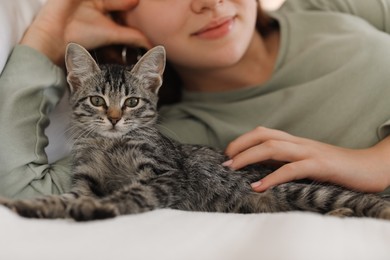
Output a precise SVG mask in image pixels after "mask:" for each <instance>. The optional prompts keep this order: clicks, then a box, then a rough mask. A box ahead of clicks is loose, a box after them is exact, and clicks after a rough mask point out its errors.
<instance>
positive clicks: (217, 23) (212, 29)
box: [192, 16, 235, 39]
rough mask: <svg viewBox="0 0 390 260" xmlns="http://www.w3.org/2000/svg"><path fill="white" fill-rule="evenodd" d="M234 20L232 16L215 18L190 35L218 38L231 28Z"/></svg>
mask: <svg viewBox="0 0 390 260" xmlns="http://www.w3.org/2000/svg"><path fill="white" fill-rule="evenodd" d="M234 21H235V17H234V16H229V17H223V18H219V19H215V20H213V21H211V22H210V23H208V24H207V25H206V26H204V27H203V28H201V29H200V30H199V31H197V32H195V33H193V34H192V35H193V36H197V37H200V38H203V39H218V38H221V37H223V36H225V35H227V34H228V33H229V32H230V31H231V30H232V28H233V25H234Z"/></svg>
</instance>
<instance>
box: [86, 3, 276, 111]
mask: <svg viewBox="0 0 390 260" xmlns="http://www.w3.org/2000/svg"><path fill="white" fill-rule="evenodd" d="M258 6H259V8H258V12H257V23H256V28H257V30H258V31H259V32H260V33H261V34H262V35H263V36H266V35H267V34H268V33H270V32H271V31H272V30H273V29H274V28H275V25H277V24H276V23H275V21H274V20H273V19H272V18H271V17H269V16H268V15H267V14H266V13H265V12H264V11H263V9H262V8H261V6H260V3H259V4H258ZM122 50H123V45H121V46H119V45H114V46H107V47H102V48H99V49H95V50H93V51H92V52H91V54H92V56H94V57H95V59H96V60H97V62H98V63H100V64H103V63H115V64H124V65H126V64H127V65H132V64H135V63H136V62H137V56H139V55H140V54H143V53H145V50H143V49H139V48H132V47H127V55H126V58H127V61H126V63H124V61H123V59H122V56H121V53H122ZM181 85H182V84H181V79H180V77H179V75H178V74H177V73H176V71H175V70H174V69H173V67H172V66H171V64H170V63H169V62H167V65H166V69H165V72H164V80H163V86H162V88H161V89H160V92H159V96H160V97H159V106H161V105H167V104H174V103H177V102H179V101H180V100H181V94H182V88H181Z"/></svg>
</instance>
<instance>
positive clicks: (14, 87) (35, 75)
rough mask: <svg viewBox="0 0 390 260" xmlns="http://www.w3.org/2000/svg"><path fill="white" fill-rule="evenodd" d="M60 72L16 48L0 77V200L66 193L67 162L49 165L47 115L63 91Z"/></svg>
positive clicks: (26, 49)
mask: <svg viewBox="0 0 390 260" xmlns="http://www.w3.org/2000/svg"><path fill="white" fill-rule="evenodd" d="M66 86H67V84H66V80H65V75H64V72H63V71H62V70H61V69H60V68H59V67H57V66H55V65H54V64H53V63H52V62H51V61H50V60H49V59H47V58H46V57H45V56H44V55H42V54H41V53H39V52H37V51H35V50H33V49H32V48H29V47H27V46H22V45H19V46H16V47H15V48H14V50H13V52H12V53H11V55H10V57H9V60H8V62H7V64H6V67H5V69H4V71H3V72H2V74H1V76H0V111H1V113H0V195H1V196H6V197H18V198H23V197H24V198H25V197H34V196H38V195H44V194H52V193H63V192H65V191H67V190H68V189H69V187H70V173H69V172H70V167H69V159H68V158H64V159H61V160H59V161H57V162H55V163H52V164H49V163H48V159H47V155H46V153H45V146H46V145H47V144H48V138H47V137H46V136H45V134H44V130H45V128H46V127H47V126H48V124H49V119H48V113H49V112H50V111H51V110H52V109H53V108H54V106H55V105H56V104H57V103H58V101H59V100H60V98H61V96H62V95H63V93H64V90H65V88H66Z"/></svg>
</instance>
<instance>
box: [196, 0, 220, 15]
mask: <svg viewBox="0 0 390 260" xmlns="http://www.w3.org/2000/svg"><path fill="white" fill-rule="evenodd" d="M223 2H224V0H192V3H191V7H192V10H193V11H194V12H195V13H202V12H204V11H206V10H213V9H214V8H215V7H216V6H218V5H220V4H222V3H223Z"/></svg>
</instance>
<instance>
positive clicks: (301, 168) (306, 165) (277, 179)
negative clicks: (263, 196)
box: [251, 160, 313, 192]
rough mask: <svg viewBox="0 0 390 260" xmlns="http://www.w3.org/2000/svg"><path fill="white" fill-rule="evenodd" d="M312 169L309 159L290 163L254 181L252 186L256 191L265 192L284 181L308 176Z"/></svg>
mask: <svg viewBox="0 0 390 260" xmlns="http://www.w3.org/2000/svg"><path fill="white" fill-rule="evenodd" d="M312 171H313V167H312V166H311V163H310V161H308V160H303V161H299V162H294V163H289V164H285V165H284V166H282V167H280V168H279V169H277V170H276V171H274V172H273V173H271V174H269V175H267V176H266V177H264V178H263V179H261V180H259V181H258V182H255V183H252V184H251V186H252V189H253V190H254V191H256V192H264V191H266V190H267V189H269V188H271V187H274V186H276V185H279V184H282V183H286V182H290V181H295V180H300V179H305V178H308V177H309V176H310V173H312Z"/></svg>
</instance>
